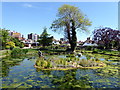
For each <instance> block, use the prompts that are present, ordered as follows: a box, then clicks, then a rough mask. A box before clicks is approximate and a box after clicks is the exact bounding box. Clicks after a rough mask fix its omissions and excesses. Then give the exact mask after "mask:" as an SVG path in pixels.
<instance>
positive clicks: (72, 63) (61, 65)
mask: <svg viewBox="0 0 120 90" xmlns="http://www.w3.org/2000/svg"><path fill="white" fill-rule="evenodd" d="M105 66H106V64H105V63H103V62H102V61H100V60H98V59H89V60H86V59H80V58H76V57H72V58H71V57H70V58H69V57H67V58H58V57H50V58H48V59H47V60H46V59H45V60H44V57H39V58H38V59H37V60H36V63H35V65H34V67H35V68H39V69H42V70H69V69H76V68H88V69H97V68H102V67H105Z"/></svg>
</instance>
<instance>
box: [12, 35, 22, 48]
mask: <svg viewBox="0 0 120 90" xmlns="http://www.w3.org/2000/svg"><path fill="white" fill-rule="evenodd" d="M11 41H13V42H14V43H15V46H18V47H20V48H23V47H24V44H23V42H21V41H20V40H19V39H18V38H13V37H11Z"/></svg>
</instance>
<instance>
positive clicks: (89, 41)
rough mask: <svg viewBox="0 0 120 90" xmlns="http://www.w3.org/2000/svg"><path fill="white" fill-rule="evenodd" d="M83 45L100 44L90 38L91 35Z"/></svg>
mask: <svg viewBox="0 0 120 90" xmlns="http://www.w3.org/2000/svg"><path fill="white" fill-rule="evenodd" d="M82 46H98V45H97V44H96V43H95V42H94V41H93V40H90V37H88V38H87V40H86V41H85V42H84V44H83V45H82Z"/></svg>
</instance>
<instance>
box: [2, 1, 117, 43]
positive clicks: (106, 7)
mask: <svg viewBox="0 0 120 90" xmlns="http://www.w3.org/2000/svg"><path fill="white" fill-rule="evenodd" d="M63 4H69V5H74V6H76V7H79V9H81V11H82V12H83V13H84V14H86V15H87V17H88V18H89V19H90V21H92V26H90V27H89V28H88V30H89V31H90V33H89V34H85V33H80V32H77V38H78V41H79V40H82V41H84V40H86V38H87V37H89V36H90V35H91V33H92V31H93V30H94V29H95V27H99V26H104V27H111V28H113V29H116V28H118V3H117V2H71V3H70V2H3V3H2V28H6V29H9V30H12V31H13V30H14V31H17V32H20V33H21V34H23V35H24V36H25V37H27V34H29V33H37V34H39V35H40V34H41V33H42V31H43V28H44V27H45V26H46V27H47V28H48V30H47V31H48V33H49V34H51V35H52V36H54V38H55V39H59V38H61V37H64V36H63V34H57V33H54V32H53V31H52V30H50V29H49V27H50V26H51V24H52V22H53V21H54V20H55V19H56V18H57V17H56V14H57V10H58V8H59V7H61V6H62V5H63Z"/></svg>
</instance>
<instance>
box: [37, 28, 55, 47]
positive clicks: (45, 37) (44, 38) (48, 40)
mask: <svg viewBox="0 0 120 90" xmlns="http://www.w3.org/2000/svg"><path fill="white" fill-rule="evenodd" d="M49 36H50V34H48V33H47V28H44V31H43V33H42V34H41V35H40V40H38V42H39V43H40V44H41V45H42V46H49V45H51V44H52V40H53V36H51V37H49Z"/></svg>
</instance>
